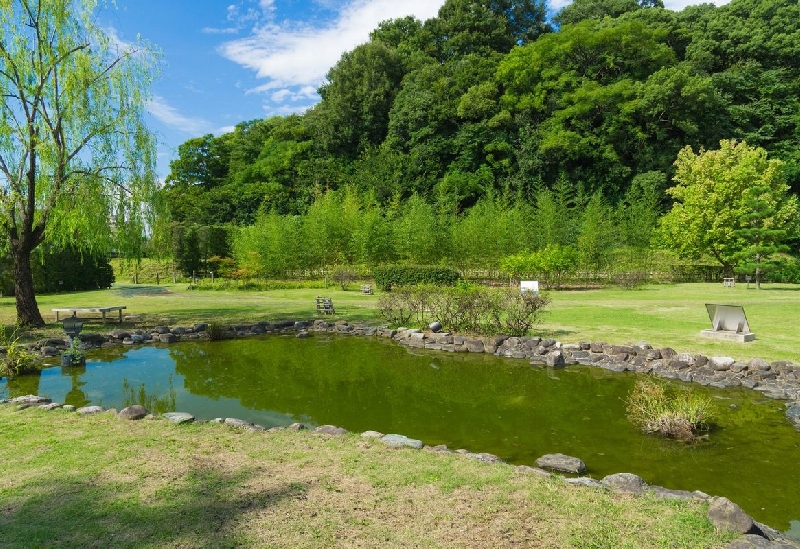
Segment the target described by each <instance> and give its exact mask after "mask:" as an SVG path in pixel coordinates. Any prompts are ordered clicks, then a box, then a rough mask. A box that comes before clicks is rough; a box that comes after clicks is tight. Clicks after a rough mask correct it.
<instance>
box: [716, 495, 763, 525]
mask: <svg viewBox="0 0 800 549" xmlns="http://www.w3.org/2000/svg"><path fill="white" fill-rule="evenodd" d="M708 520H710V521H711V523H712V524H713V525H714V526H715V527H717V528H719V529H722V530H731V531H733V532H738V533H740V534H746V533H748V532H750V530H752V529H753V519H752V518H751V517H750V515H748V514H747V513H745V512H744V511H742V508H741V507H739V506H738V505H736V504H735V503H733V502H732V501H731V500H729V499H728V498H723V497H716V498H711V505H710V506H709V508H708Z"/></svg>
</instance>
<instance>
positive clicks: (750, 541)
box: [728, 534, 775, 549]
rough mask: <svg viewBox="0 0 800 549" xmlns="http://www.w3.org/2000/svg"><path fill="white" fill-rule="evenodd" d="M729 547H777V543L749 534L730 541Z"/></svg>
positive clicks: (768, 548)
mask: <svg viewBox="0 0 800 549" xmlns="http://www.w3.org/2000/svg"><path fill="white" fill-rule="evenodd" d="M728 549H775V545H774V544H773V543H772V542H771V541H769V540H768V539H767V538H762V537H761V536H757V535H755V534H747V535H745V536H742V537H740V538H738V539H735V540H733V541H732V542H730V544H728Z"/></svg>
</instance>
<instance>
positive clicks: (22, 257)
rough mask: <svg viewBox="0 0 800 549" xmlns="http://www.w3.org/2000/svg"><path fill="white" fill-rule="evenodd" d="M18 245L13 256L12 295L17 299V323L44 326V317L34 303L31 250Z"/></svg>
mask: <svg viewBox="0 0 800 549" xmlns="http://www.w3.org/2000/svg"><path fill="white" fill-rule="evenodd" d="M25 248H26V247H25V246H20V247H19V248H17V249H15V250H14V251H13V256H14V296H15V298H16V301H17V324H18V325H20V326H34V327H41V326H44V319H42V315H41V313H40V312H39V305H38V304H37V303H36V294H35V293H34V291H33V271H31V250H28V249H25Z"/></svg>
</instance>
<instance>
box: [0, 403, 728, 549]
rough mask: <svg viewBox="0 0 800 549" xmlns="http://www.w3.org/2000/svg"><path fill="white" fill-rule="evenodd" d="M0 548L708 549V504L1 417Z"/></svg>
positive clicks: (273, 446)
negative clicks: (434, 548) (660, 548)
mask: <svg viewBox="0 0 800 549" xmlns="http://www.w3.org/2000/svg"><path fill="white" fill-rule="evenodd" d="M0 510H2V512H1V513H0V545H2V547H4V548H7V549H16V548H19V549H22V548H25V549H31V548H38V547H43V548H44V547H46V548H61V547H63V548H72V547H86V548H90V547H115V548H126V547H131V548H154V549H155V548H164V547H192V548H209V549H211V548H214V549H217V548H225V547H258V548H270V547H276V548H277V547H282V548H283V547H285V548H303V547H313V548H319V547H387V548H391V547H403V548H405V547H537V548H554V547H608V548H612V547H613V548H620V547H630V548H648V547H669V548H676V547H687V548H689V547H691V548H703V547H722V546H724V545H725V543H726V542H727V541H729V540H730V539H731V536H730V535H728V534H719V533H715V532H714V529H713V527H712V526H711V524H710V523H709V522H708V520H707V519H706V518H705V514H706V511H707V506H706V504H703V503H699V502H696V501H693V502H674V501H666V500H657V499H655V498H653V497H651V496H645V497H640V498H634V497H632V496H626V495H619V494H613V493H609V492H606V491H603V490H596V489H588V488H577V487H572V486H569V485H567V484H566V483H564V482H562V481H561V480H559V479H556V478H543V477H539V476H536V475H530V474H522V473H519V472H517V471H516V470H515V469H514V468H513V467H512V466H510V465H505V464H494V465H491V464H483V463H480V462H478V461H476V460H473V459H471V458H468V457H466V456H462V455H457V454H444V453H438V452H430V451H426V450H410V449H404V450H393V449H389V448H388V447H386V446H385V445H384V444H383V443H382V442H380V441H376V440H365V439H361V438H360V437H358V436H357V435H354V434H353V435H345V436H341V437H328V436H324V435H317V434H313V433H309V432H297V431H291V430H283V431H279V432H272V433H263V432H252V431H244V430H235V429H231V428H228V427H225V426H220V425H213V424H208V423H206V424H191V425H182V426H176V425H172V424H170V423H168V422H167V421H166V420H141V421H137V422H128V421H123V420H120V419H117V418H116V416H115V415H114V414H112V413H108V412H106V413H101V414H97V415H95V416H88V417H81V416H79V415H78V414H76V413H71V412H64V411H60V410H56V411H53V412H45V411H42V410H38V409H28V410H22V411H15V408H14V407H13V406H11V405H0Z"/></svg>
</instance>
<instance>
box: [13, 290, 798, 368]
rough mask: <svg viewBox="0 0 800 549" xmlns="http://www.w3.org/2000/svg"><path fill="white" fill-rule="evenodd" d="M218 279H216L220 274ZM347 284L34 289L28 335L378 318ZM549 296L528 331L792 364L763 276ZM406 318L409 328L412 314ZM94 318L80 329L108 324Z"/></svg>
mask: <svg viewBox="0 0 800 549" xmlns="http://www.w3.org/2000/svg"><path fill="white" fill-rule="evenodd" d="M220 285H221V283H220ZM351 288H352V289H350V290H349V291H342V290H341V288H339V287H338V286H333V285H331V286H330V287H329V288H328V289H298V290H270V291H263V292H258V291H238V290H230V289H229V290H216V291H199V290H188V289H187V285H186V284H166V285H160V286H155V285H136V286H134V285H118V286H115V287H113V288H111V289H109V290H99V291H93V292H77V293H65V294H54V295H41V296H38V303H39V308H40V310H41V311H42V315H43V316H44V318H45V319H47V321H48V322H50V323H51V324H50V325H49V327H48V329H45V330H35V331H32V332H30V333H29V334H27V335H26V337H27V338H28V339H35V338H36V337H41V336H42V335H45V334H49V335H52V334H59V335H63V332H62V331H61V330H60V325H56V324H55V318H54V315H53V314H52V313H51V311H50V309H52V308H55V307H80V306H104V305H125V306H126V307H127V309H126V310H125V313H126V314H129V315H135V316H137V317H138V318H139V321H138V322H137V323H136V324H128V325H127V327H147V326H150V327H152V326H154V325H156V324H168V325H171V326H172V325H191V324H193V323H195V322H210V321H215V322H222V323H233V324H236V323H248V322H257V321H276V320H296V319H302V320H307V319H312V318H324V319H325V320H328V321H335V320H348V321H351V322H361V321H363V322H369V323H373V324H380V323H382V319H381V317H380V312H379V310H378V307H377V304H378V299H379V297H380V292H377V291H376V293H375V295H362V294H361V293H360V292H359V291H358V285H357V284H352V285H351ZM318 295H324V296H326V297H331V298H332V299H333V303H334V306H335V308H336V313H337V314H336V315H335V316H321V317H318V316H317V314H316V302H315V298H316V296H318ZM549 296H550V297H551V298H552V303H551V305H550V306H549V307H548V312H547V313H546V314H545V315H544V322H543V323H542V324H541V325H540V326H538V327H537V328H535V329H534V332H535V333H536V335H541V336H544V337H553V338H555V339H558V340H560V341H562V342H564V343H577V342H579V341H590V342H591V341H604V342H606V343H610V344H618V345H632V344H635V343H638V342H642V341H644V342H647V343H650V344H651V345H653V346H654V347H657V348H663V347H672V348H673V349H675V350H676V351H678V352H689V353H699V354H705V355H707V356H730V357H733V358H736V359H739V360H746V359H751V358H763V359H766V360H770V361H773V360H791V361H794V362H796V363H800V345H797V342H798V341H800V323H798V322H797V321H796V317H797V311H800V286H796V285H788V284H766V285H764V289H762V290H756V289H755V288H754V287H753V286H751V287H750V288H747V287H746V285H744V284H737V285H736V286H735V287H733V288H725V287H723V286H722V284H669V285H668V284H664V285H651V286H645V287H643V288H640V289H635V290H622V289H615V288H609V289H599V290H585V291H582V290H571V291H552V292H549ZM706 303H717V304H726V305H742V306H743V307H744V309H745V313H746V315H747V318H748V321H749V323H750V327H751V329H752V331H753V332H754V333H755V334H756V340H755V341H753V342H750V343H746V344H741V343H734V342H726V341H718V340H712V339H707V338H704V337H701V336H700V331H701V330H703V329H706V328H710V327H711V322H710V321H709V319H708V314H707V313H706V308H705V304H706ZM15 321H16V312H15V306H14V299H13V297H2V298H0V324H4V325H6V326H12V325H13V324H14V323H15ZM410 324H411V326H410V327H417V326H415V324H417V323H416V322H415V321H414V320H412V321H411V323H410ZM113 327H114V324H113V323H111V322H109V323H108V324H107V325H106V326H103V325H101V324H100V323H94V322H93V323H92V324H90V325H87V327H86V330H89V331H102V330H104V329H111V328H113Z"/></svg>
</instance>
